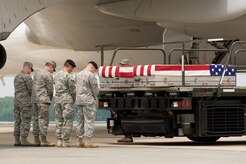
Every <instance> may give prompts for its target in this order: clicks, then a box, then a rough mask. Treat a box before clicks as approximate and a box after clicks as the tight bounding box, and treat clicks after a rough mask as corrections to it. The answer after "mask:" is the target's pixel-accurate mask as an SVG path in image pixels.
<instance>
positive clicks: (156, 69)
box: [99, 64, 237, 78]
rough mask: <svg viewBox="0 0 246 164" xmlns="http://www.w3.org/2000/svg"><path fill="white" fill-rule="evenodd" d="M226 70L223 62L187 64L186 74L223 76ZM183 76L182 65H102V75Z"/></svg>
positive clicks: (232, 72) (232, 71)
mask: <svg viewBox="0 0 246 164" xmlns="http://www.w3.org/2000/svg"><path fill="white" fill-rule="evenodd" d="M223 70H224V65H222V64H203V65H185V76H208V77H209V76H221V75H222V73H223ZM236 72H237V71H236V69H235V68H228V69H227V70H226V72H225V76H235V75H236ZM153 75H160V76H182V65H172V64H171V65H168V64H166V65H137V66H102V67H100V68H99V76H100V77H126V78H131V77H134V76H153Z"/></svg>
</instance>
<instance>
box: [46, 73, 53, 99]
mask: <svg viewBox="0 0 246 164" xmlns="http://www.w3.org/2000/svg"><path fill="white" fill-rule="evenodd" d="M46 86H47V92H48V95H49V97H50V100H51V99H52V98H53V77H52V75H49V76H47V79H46Z"/></svg>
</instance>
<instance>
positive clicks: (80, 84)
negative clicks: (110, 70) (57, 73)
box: [75, 61, 99, 148]
mask: <svg viewBox="0 0 246 164" xmlns="http://www.w3.org/2000/svg"><path fill="white" fill-rule="evenodd" d="M97 69H98V66H97V64H96V63H95V62H94V61H90V62H89V63H88V65H87V67H86V68H85V69H84V70H83V71H81V72H79V73H78V75H77V76H76V80H75V81H76V101H75V103H76V105H77V109H78V122H77V147H78V148H79V147H85V148H96V147H98V145H96V144H94V143H92V142H91V137H92V135H93V132H94V129H95V119H96V97H97V95H98V92H99V89H98V84H97V79H96V77H95V74H94V73H95V72H96V71H97Z"/></svg>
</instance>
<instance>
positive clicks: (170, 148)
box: [0, 123, 246, 164]
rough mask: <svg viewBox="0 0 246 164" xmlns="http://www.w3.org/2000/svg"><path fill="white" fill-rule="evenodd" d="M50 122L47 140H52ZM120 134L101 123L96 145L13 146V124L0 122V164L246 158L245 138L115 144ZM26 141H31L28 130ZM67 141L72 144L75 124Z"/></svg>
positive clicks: (224, 162)
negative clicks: (110, 131)
mask: <svg viewBox="0 0 246 164" xmlns="http://www.w3.org/2000/svg"><path fill="white" fill-rule="evenodd" d="M54 130H55V127H54V125H50V126H49V136H48V140H49V141H51V142H56V139H55V135H54ZM120 137H122V136H113V135H111V134H108V133H107V129H106V125H105V124H104V123H101V124H97V125H96V130H95V135H94V137H93V141H94V142H95V143H97V144H99V145H100V147H99V148H93V149H89V148H76V147H75V146H74V147H70V148H57V147H21V146H18V147H17V146H16V147H15V146H13V143H14V137H13V125H9V124H6V125H0V164H15V163H16V164H17V163H18V164H29V163H33V164H36V163H37V164H56V163H58V164H63V163H64V164H65V163H66V164H69V163H74V164H75V163H83V164H84V163H90V164H91V163H93V164H94V163H109V164H111V163H112V164H113V163H114V164H115V163H128V164H129V163H134V164H135V163H141V164H145V163H162V164H163V163H167V164H169V163H188V164H193V163H194V164H195V163H204V164H205V163H206V164H207V163H210V164H212V163H216V164H227V163H228V164H229V163H230V164H231V163H233V164H236V163H243V162H245V161H246V137H245V136H244V137H228V138H222V139H220V140H219V141H217V142H216V143H212V144H201V143H194V142H192V141H190V140H188V139H187V138H185V137H176V138H171V139H170V138H169V139H167V138H163V137H154V138H152V137H151V138H147V137H140V138H134V142H133V143H117V142H116V141H117V139H118V138H120ZM29 140H30V141H31V142H33V136H32V132H30V136H29ZM71 143H74V144H75V143H76V137H75V127H74V129H73V132H72V135H71Z"/></svg>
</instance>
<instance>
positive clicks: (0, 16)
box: [0, 0, 61, 40]
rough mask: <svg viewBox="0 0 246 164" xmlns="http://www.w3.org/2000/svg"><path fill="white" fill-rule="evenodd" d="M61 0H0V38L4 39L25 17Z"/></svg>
mask: <svg viewBox="0 0 246 164" xmlns="http://www.w3.org/2000/svg"><path fill="white" fill-rule="evenodd" d="M59 1H61V0H1V1H0V40H5V39H7V37H8V36H9V35H10V33H11V32H12V31H13V30H14V29H15V28H16V27H17V26H18V25H19V24H20V23H21V22H23V21H24V20H25V19H27V18H28V17H29V16H31V15H32V14H34V13H35V12H37V11H40V10H42V9H44V8H46V7H49V6H51V5H53V4H55V3H58V2H59Z"/></svg>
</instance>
